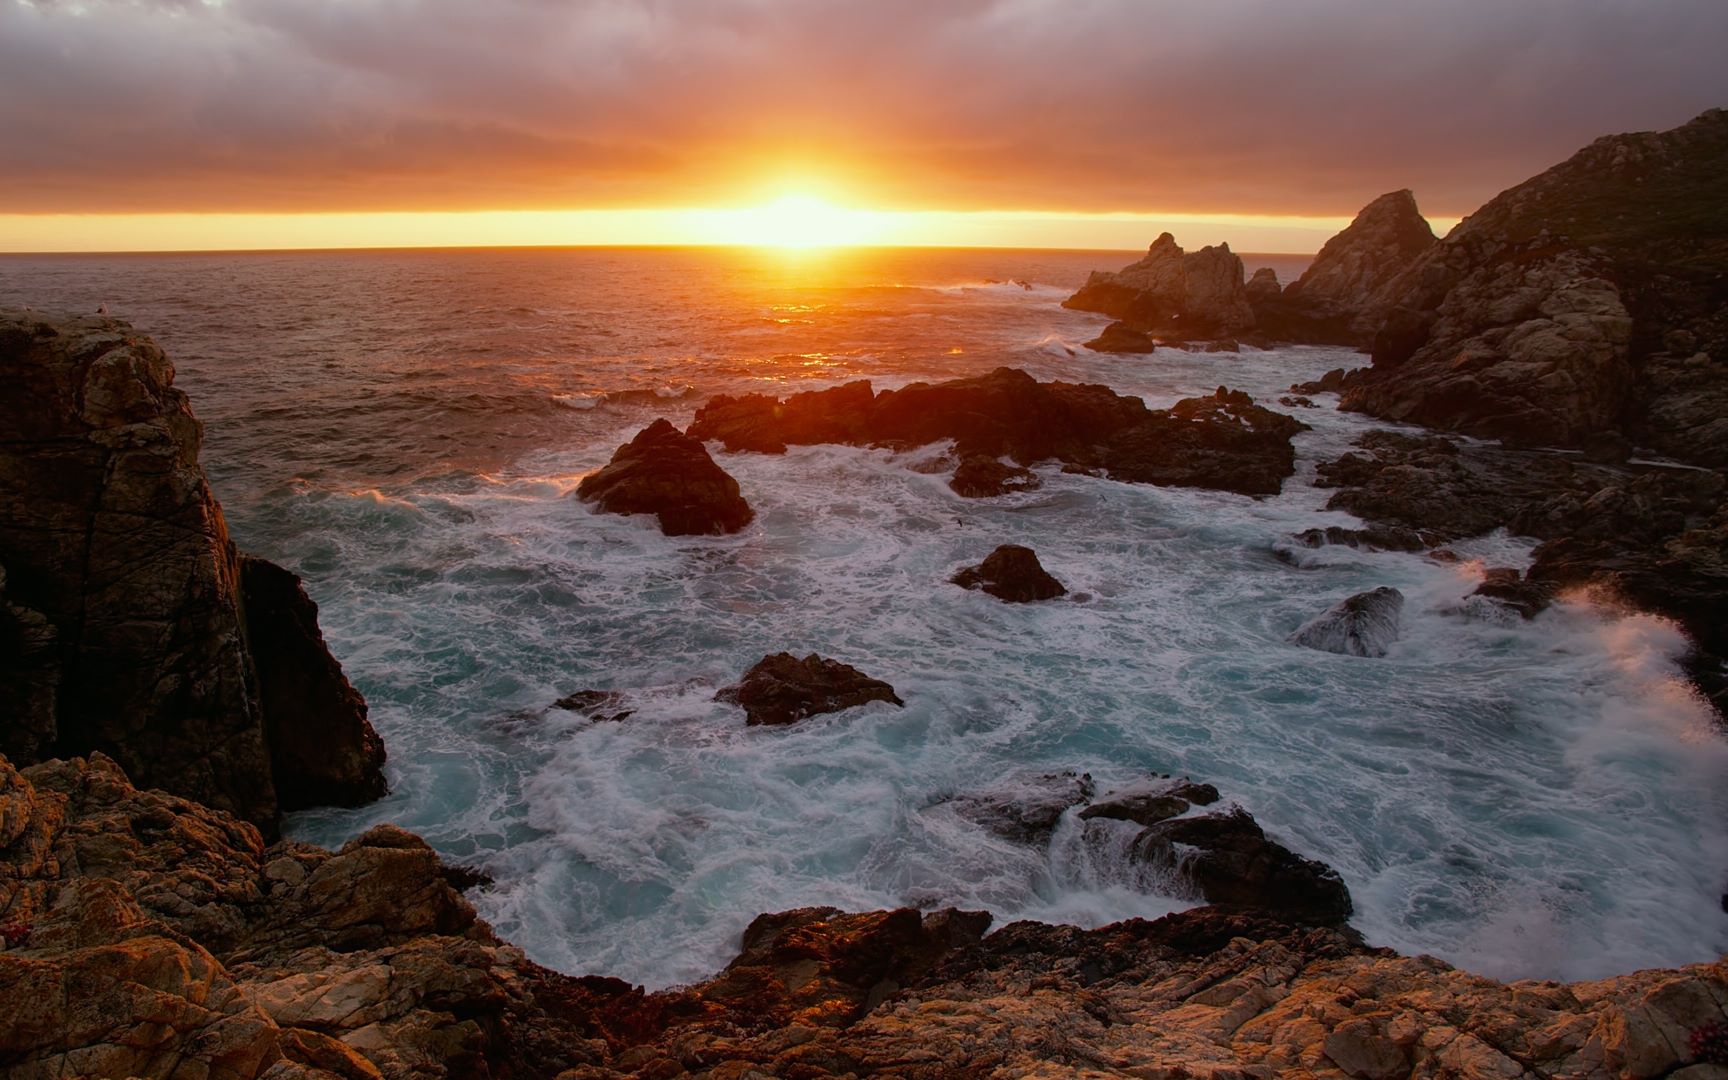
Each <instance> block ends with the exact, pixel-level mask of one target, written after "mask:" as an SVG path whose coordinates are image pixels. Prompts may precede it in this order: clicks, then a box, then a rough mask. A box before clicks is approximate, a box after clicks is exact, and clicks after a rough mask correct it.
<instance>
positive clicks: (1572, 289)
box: [1344, 109, 1728, 467]
mask: <svg viewBox="0 0 1728 1080" xmlns="http://www.w3.org/2000/svg"><path fill="white" fill-rule="evenodd" d="M1725 161H1728V111H1724V110H1720V109H1718V110H1712V111H1710V112H1707V113H1705V114H1703V115H1702V116H1700V117H1698V118H1697V119H1696V120H1694V121H1692V122H1691V123H1689V124H1686V125H1684V126H1682V127H1679V128H1676V129H1674V130H1672V131H1667V132H1660V133H1651V132H1645V133H1639V134H1632V135H1616V136H1610V137H1607V138H1603V139H1599V140H1597V141H1596V142H1595V143H1592V144H1591V145H1590V146H1588V147H1586V148H1585V149H1583V150H1581V151H1580V152H1579V153H1578V154H1576V155H1574V156H1573V157H1572V158H1571V159H1569V160H1568V161H1566V162H1564V163H1562V164H1560V165H1557V166H1555V167H1554V168H1552V169H1549V170H1548V171H1547V172H1544V173H1542V174H1541V175H1540V176H1537V177H1535V178H1533V179H1531V180H1528V181H1526V182H1525V183H1523V184H1520V185H1518V186H1517V187H1515V188H1512V189H1511V190H1509V191H1506V192H1504V193H1503V194H1501V195H1499V196H1497V197H1496V198H1494V199H1493V200H1491V201H1490V202H1489V203H1488V204H1487V205H1485V206H1483V207H1482V208H1481V209H1480V210H1478V211H1476V213H1474V214H1472V215H1470V216H1469V217H1468V218H1466V219H1465V220H1464V222H1463V223H1462V224H1460V225H1459V226H1458V227H1457V228H1456V229H1454V230H1453V231H1452V232H1451V234H1450V235H1448V236H1447V237H1446V239H1445V240H1444V241H1442V242H1441V243H1440V244H1438V245H1437V246H1435V247H1434V248H1433V249H1432V250H1431V251H1429V252H1428V253H1427V254H1426V255H1424V256H1423V257H1422V258H1420V259H1419V260H1418V261H1417V262H1416V263H1415V264H1414V265H1413V266H1411V267H1410V269H1409V270H1407V271H1406V272H1405V273H1404V274H1403V275H1402V276H1401V277H1400V279H1399V280H1398V281H1397V282H1396V283H1395V284H1394V285H1393V286H1392V287H1390V289H1391V292H1390V295H1391V296H1392V298H1393V299H1392V302H1391V305H1390V308H1389V314H1388V317H1387V318H1386V320H1385V322H1384V323H1383V325H1382V326H1381V328H1380V330H1379V331H1378V333H1377V334H1376V337H1375V339H1374V365H1373V367H1372V368H1371V369H1370V370H1369V371H1367V372H1366V373H1364V374H1362V375H1360V376H1358V377H1355V378H1353V380H1352V382H1351V385H1350V386H1349V388H1348V389H1347V390H1346V392H1345V395H1344V407H1345V408H1348V409H1356V410H1360V411H1363V412H1368V413H1371V414H1373V415H1376V416H1383V417H1387V418H1390V419H1397V420H1407V421H1411V422H1415V423H1422V424H1426V425H1428V426H1431V427H1438V428H1444V429H1448V430H1453V431H1460V432H1466V433H1469V434H1472V435H1479V436H1486V437H1493V438H1501V439H1505V440H1507V441H1511V442H1517V443H1523V444H1539V445H1540V444H1545V445H1556V446H1581V445H1584V444H1585V442H1586V441H1587V440H1589V439H1591V438H1593V437H1596V436H1598V435H1600V434H1601V433H1603V432H1620V433H1623V434H1625V435H1627V436H1630V437H1631V439H1632V440H1633V441H1634V442H1638V443H1642V444H1644V445H1648V446H1651V447H1654V448H1656V449H1658V450H1661V451H1662V452H1664V453H1668V454H1671V455H1673V456H1675V457H1678V458H1681V459H1682V460H1685V461H1689V462H1693V463H1696V464H1701V465H1710V466H1717V467H1720V466H1722V465H1724V464H1728V423H1724V422H1723V421H1722V419H1721V418H1722V415H1723V414H1722V412H1721V411H1720V406H1721V405H1722V403H1723V401H1724V400H1728V316H1725V315H1724V314H1723V313H1724V310H1725V303H1724V301H1725V299H1728V294H1725V293H1724V291H1723V290H1724V284H1723V282H1724V281H1725V280H1728V278H1725V277H1724V275H1725V273H1728V254H1725V253H1728V211H1724V207H1728V170H1725V169H1724V167H1723V166H1724V162H1725Z"/></svg>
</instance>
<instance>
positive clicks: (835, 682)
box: [714, 652, 906, 725]
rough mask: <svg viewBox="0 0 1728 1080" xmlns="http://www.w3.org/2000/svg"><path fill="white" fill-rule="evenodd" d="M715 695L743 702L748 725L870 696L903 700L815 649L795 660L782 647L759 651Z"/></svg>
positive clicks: (787, 720)
mask: <svg viewBox="0 0 1728 1080" xmlns="http://www.w3.org/2000/svg"><path fill="white" fill-rule="evenodd" d="M714 700H715V701H724V702H728V703H730V704H733V705H742V706H743V707H744V714H745V723H747V724H751V725H756V724H795V723H797V722H798V721H800V720H803V719H805V718H806V717H810V716H817V715H819V714H821V713H830V712H839V711H840V710H841V709H850V708H852V707H853V706H855V705H863V704H866V703H868V702H872V701H886V702H889V703H890V704H893V705H902V706H903V705H905V704H906V703H905V702H904V701H901V700H900V698H899V696H898V695H897V694H895V693H894V688H893V687H892V686H889V685H888V684H887V683H885V682H883V681H882V680H881V679H872V678H870V677H869V676H868V675H866V674H864V673H863V672H862V671H859V670H858V669H857V668H855V667H852V666H851V665H849V664H842V663H841V662H840V661H838V660H830V659H828V658H827V657H825V656H818V655H816V654H815V653H811V654H810V655H809V656H806V657H805V658H804V659H802V660H800V659H798V658H797V657H795V656H793V655H792V654H791V653H785V652H783V653H775V654H773V655H772V656H764V657H763V658H762V659H761V660H759V661H757V662H756V665H755V666H754V667H752V668H751V669H750V670H749V671H746V672H745V673H744V678H743V679H741V680H740V681H739V682H737V683H736V684H734V685H732V686H728V687H725V688H723V689H722V690H721V691H720V692H719V693H717V694H715V695H714Z"/></svg>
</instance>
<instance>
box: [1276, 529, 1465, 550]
mask: <svg viewBox="0 0 1728 1080" xmlns="http://www.w3.org/2000/svg"><path fill="white" fill-rule="evenodd" d="M1292 539H1294V540H1296V541H1297V542H1299V543H1301V544H1303V545H1305V546H1307V547H1311V548H1317V547H1326V546H1327V545H1329V544H1339V545H1342V546H1344V547H1353V548H1356V549H1358V550H1361V551H1426V550H1427V549H1428V548H1430V547H1432V546H1433V544H1434V540H1435V539H1436V538H1432V537H1428V536H1424V535H1423V534H1422V533H1421V532H1419V531H1418V530H1416V529H1406V528H1403V527H1402V526H1398V525H1370V526H1368V527H1367V528H1365V529H1345V528H1341V527H1340V526H1337V525H1328V526H1326V527H1325V528H1323V529H1318V528H1317V529H1304V530H1302V531H1301V532H1299V533H1294V534H1292Z"/></svg>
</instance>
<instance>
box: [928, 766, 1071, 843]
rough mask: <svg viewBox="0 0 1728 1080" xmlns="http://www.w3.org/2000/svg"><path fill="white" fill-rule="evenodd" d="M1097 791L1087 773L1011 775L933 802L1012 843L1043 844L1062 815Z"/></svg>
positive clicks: (1047, 841) (1048, 839)
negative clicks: (988, 785)
mask: <svg viewBox="0 0 1728 1080" xmlns="http://www.w3.org/2000/svg"><path fill="white" fill-rule="evenodd" d="M1096 792H1097V786H1096V785H1095V784H1093V782H1092V777H1091V775H1090V774H1088V773H1077V772H1073V771H1067V772H1056V773H1034V774H1030V775H1027V774H1020V775H1012V776H1008V777H1006V778H1004V779H1003V780H1002V781H1001V782H999V783H997V784H994V785H992V786H990V787H987V788H981V789H979V790H975V791H967V792H963V793H961V794H959V795H955V796H954V797H952V798H949V799H943V800H941V801H939V802H938V803H936V805H938V806H946V807H949V808H950V809H952V810H953V811H954V812H955V813H956V814H959V815H960V816H961V817H963V818H965V819H966V820H967V821H970V822H972V823H973V824H974V825H979V826H982V827H983V828H986V829H988V830H990V831H991V832H992V833H995V834H996V835H997V836H1000V837H1001V838H1002V839H1004V840H1009V841H1012V842H1014V843H1016V844H1046V843H1049V842H1050V835H1051V834H1052V833H1054V832H1055V831H1056V825H1057V823H1058V822H1060V821H1061V820H1062V815H1063V814H1065V813H1067V812H1068V811H1069V810H1071V809H1073V808H1074V807H1076V806H1085V805H1086V804H1087V803H1088V802H1090V801H1091V799H1092V796H1093V795H1094V794H1095V793H1096Z"/></svg>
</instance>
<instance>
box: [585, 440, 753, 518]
mask: <svg viewBox="0 0 1728 1080" xmlns="http://www.w3.org/2000/svg"><path fill="white" fill-rule="evenodd" d="M782 449H784V447H782ZM576 497H577V498H579V499H581V500H582V501H583V502H591V503H595V504H596V505H598V506H599V508H600V509H601V510H603V511H605V512H606V513H609V514H653V515H654V516H655V518H657V519H658V520H659V522H660V531H661V532H663V533H665V534H666V535H667V536H719V535H723V534H726V533H735V532H737V531H738V530H739V529H742V528H743V527H744V526H746V525H748V524H750V521H751V519H753V518H754V517H755V516H756V515H755V512H754V511H752V510H751V509H750V504H749V503H747V502H745V501H744V496H742V495H741V494H739V492H738V481H736V480H734V479H732V477H731V476H729V475H728V474H727V473H726V470H724V469H722V468H721V467H720V466H718V465H716V464H714V459H713V458H711V457H709V456H708V449H707V447H705V446H703V445H702V443H701V442H699V441H698V440H696V439H694V438H691V437H690V436H688V435H685V434H683V433H682V432H680V431H679V430H678V429H677V428H675V427H673V426H672V424H671V422H670V421H668V420H665V419H660V420H656V421H654V422H653V423H652V424H649V425H648V426H647V427H645V428H643V429H642V430H641V431H640V432H638V433H637V434H636V437H635V438H634V439H631V440H630V441H629V442H627V443H625V444H624V445H623V446H620V447H619V448H618V451H617V453H615V454H613V455H612V460H611V461H610V462H609V463H608V464H607V465H606V467H605V468H603V469H601V470H600V471H598V472H595V473H592V474H590V475H588V476H586V477H583V479H582V482H581V483H580V484H578V485H577V486H576Z"/></svg>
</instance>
